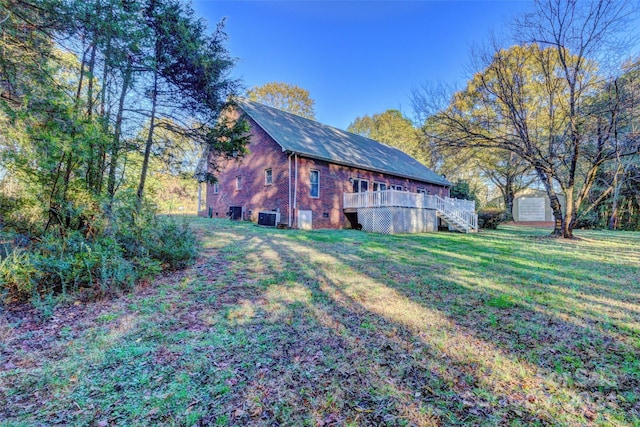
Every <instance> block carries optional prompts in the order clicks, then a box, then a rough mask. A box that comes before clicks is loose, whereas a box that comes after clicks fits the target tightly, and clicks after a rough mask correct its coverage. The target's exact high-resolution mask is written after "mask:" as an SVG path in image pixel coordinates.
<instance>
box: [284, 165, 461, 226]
mask: <svg viewBox="0 0 640 427" xmlns="http://www.w3.org/2000/svg"><path fill="white" fill-rule="evenodd" d="M311 170H318V171H320V197H319V198H312V197H311V196H310V191H311V181H310V177H309V172H310V171H311ZM349 178H358V179H366V180H368V181H369V191H372V190H373V181H376V182H384V183H385V184H387V186H390V185H392V184H395V185H402V186H403V187H404V188H407V189H408V191H410V192H413V193H415V192H417V191H418V188H424V189H425V190H427V191H428V192H429V194H437V195H440V196H448V195H449V189H448V188H446V187H441V186H437V185H434V184H427V183H423V182H421V181H416V180H411V179H406V178H400V177H396V176H392V175H387V174H383V173H378V172H371V171H366V170H362V169H357V168H353V167H348V166H342V165H336V164H333V163H328V162H325V161H321V160H314V159H308V158H304V157H298V193H297V197H296V202H297V208H298V209H300V210H311V211H312V212H313V213H312V216H313V228H344V227H346V226H347V224H348V221H347V217H346V216H345V215H344V213H343V211H342V194H343V193H351V192H352V191H353V186H352V184H351V182H350V181H349ZM325 213H326V214H328V215H329V218H324V217H323V214H325Z"/></svg>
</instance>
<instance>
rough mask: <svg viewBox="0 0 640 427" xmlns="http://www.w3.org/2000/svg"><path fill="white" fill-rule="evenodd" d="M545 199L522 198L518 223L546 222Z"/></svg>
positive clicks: (519, 205)
mask: <svg viewBox="0 0 640 427" xmlns="http://www.w3.org/2000/svg"><path fill="white" fill-rule="evenodd" d="M544 206H545V198H544V197H522V198H520V200H519V204H518V214H519V215H518V221H544V220H545V214H544Z"/></svg>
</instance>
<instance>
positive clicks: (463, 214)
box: [343, 190, 478, 230]
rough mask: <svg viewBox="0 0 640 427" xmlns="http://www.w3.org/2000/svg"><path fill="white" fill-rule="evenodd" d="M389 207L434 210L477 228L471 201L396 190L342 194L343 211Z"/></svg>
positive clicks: (476, 217)
mask: <svg viewBox="0 0 640 427" xmlns="http://www.w3.org/2000/svg"><path fill="white" fill-rule="evenodd" d="M389 206H394V207H403V208H420V209H435V210H437V211H438V212H441V213H442V214H443V215H444V216H445V217H448V218H449V219H450V220H453V221H456V222H458V223H460V224H466V225H468V226H470V227H472V228H474V229H476V230H477V228H478V216H477V215H476V203H475V202H474V201H473V200H461V199H452V198H449V197H440V196H436V195H434V194H423V193H409V192H408V191H398V190H384V191H367V192H364V193H344V197H343V207H344V209H352V208H356V209H357V208H371V207H389Z"/></svg>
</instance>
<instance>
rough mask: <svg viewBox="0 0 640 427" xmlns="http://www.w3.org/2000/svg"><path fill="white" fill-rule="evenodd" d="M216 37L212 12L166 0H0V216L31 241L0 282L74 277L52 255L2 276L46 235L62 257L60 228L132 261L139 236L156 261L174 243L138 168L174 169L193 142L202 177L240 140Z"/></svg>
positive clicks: (7, 228) (229, 65) (233, 89)
mask: <svg viewBox="0 0 640 427" xmlns="http://www.w3.org/2000/svg"><path fill="white" fill-rule="evenodd" d="M225 43H226V34H225V31H224V21H221V22H220V23H218V25H217V27H215V29H214V30H213V31H209V30H208V29H207V25H206V23H205V22H204V21H203V20H201V19H199V18H197V17H196V16H195V15H194V12H193V10H192V8H191V7H190V5H188V4H186V3H184V2H182V1H178V0H126V1H124V0H88V1H78V0H66V1H65V0H0V129H1V131H0V153H1V158H0V161H1V163H0V178H1V181H2V185H3V190H4V191H2V192H1V193H0V224H1V226H2V228H3V229H2V231H3V232H5V233H6V234H3V235H5V236H6V235H8V234H10V233H13V235H15V236H18V237H16V239H17V240H19V241H22V242H25V243H24V246H25V247H27V246H28V248H29V251H15V252H14V253H13V254H12V259H13V261H12V262H14V264H13V265H8V264H7V263H8V262H9V261H7V260H5V261H4V263H3V268H2V269H1V270H2V271H1V272H0V282H2V283H3V284H4V285H5V286H4V288H5V289H8V288H11V286H13V288H11V289H12V292H13V293H20V292H22V294H27V293H28V292H31V291H34V289H36V290H37V289H38V286H35V285H34V286H31V287H29V286H27V285H25V287H26V288H28V289H26V288H25V289H22V290H20V289H18V288H19V287H20V286H21V285H20V281H21V280H22V281H23V283H32V284H33V283H41V282H49V283H51V284H52V286H53V287H57V288H63V287H64V286H66V285H67V284H68V283H67V281H73V280H75V279H73V278H72V277H71V276H69V277H67V276H66V275H61V274H58V273H59V271H58V270H60V269H62V267H63V266H60V265H55V266H54V265H53V264H54V263H52V262H50V263H49V264H51V265H49V264H48V265H49V266H50V267H51V269H50V271H48V272H47V268H44V271H45V272H44V273H38V274H39V276H38V277H39V279H38V280H36V279H34V277H35V275H36V273H33V275H32V276H33V277H31V276H29V277H22V278H20V277H14V276H15V275H14V273H15V272H16V271H19V270H20V269H19V268H17V267H18V266H19V265H22V266H24V265H26V264H28V265H31V266H32V267H34V270H35V269H36V267H38V266H37V265H36V264H37V263H40V264H42V263H43V262H45V261H46V260H49V261H50V257H48V252H47V250H46V248H44V247H43V242H47V241H49V239H52V240H55V241H57V242H60V245H61V247H59V248H58V249H59V250H60V251H62V252H63V254H62V255H61V256H60V257H59V259H66V258H65V257H66V256H68V257H69V260H68V261H69V262H71V263H72V262H73V261H72V260H71V259H72V258H73V256H75V255H74V254H73V253H71V252H69V251H70V248H71V247H72V246H73V245H71V244H67V243H69V241H70V240H73V241H74V242H75V244H76V246H78V247H80V248H82V247H86V248H94V249H95V250H96V251H98V249H96V248H97V247H98V246H100V248H102V249H104V248H105V246H108V247H109V249H104V250H105V251H107V252H108V253H109V254H108V256H107V255H105V257H107V258H108V257H111V256H113V257H115V258H118V259H121V260H122V261H123V262H124V263H125V264H126V263H127V262H129V263H131V265H132V266H133V267H132V268H133V270H135V269H136V268H137V267H140V268H144V266H145V265H149V264H148V263H146V262H145V261H144V258H148V257H149V256H151V257H152V258H153V256H152V255H153V254H151V252H153V251H154V250H151V249H150V248H151V247H155V252H156V255H157V256H156V257H155V258H157V259H159V262H160V264H162V265H164V264H165V262H166V261H167V257H168V258H171V257H172V256H174V255H176V254H164V255H163V254H160V253H159V251H160V252H161V248H160V246H159V241H160V240H159V239H161V238H160V237H159V236H158V228H157V224H155V225H153V226H152V225H150V224H151V222H153V221H154V219H153V218H154V215H153V214H154V213H155V210H154V207H153V204H154V203H153V200H150V199H149V198H148V197H146V196H147V190H148V182H149V176H150V175H151V172H150V171H151V170H152V169H153V170H164V171H168V172H171V173H172V174H179V173H180V172H181V171H183V170H184V165H185V164H193V163H194V158H195V157H197V156H198V155H199V154H200V153H204V155H203V156H202V158H201V162H200V168H199V171H198V172H199V174H198V177H199V179H200V180H211V179H214V177H213V176H212V175H211V172H210V171H211V169H210V168H209V167H208V166H209V163H210V160H211V159H213V158H215V157H216V155H217V154H221V155H227V156H231V155H234V154H237V153H242V152H243V151H244V149H245V148H244V147H245V144H246V135H245V134H244V133H245V131H246V123H244V122H243V121H239V122H238V123H237V125H235V127H234V126H232V127H229V126H228V124H227V123H224V122H221V121H219V120H218V119H219V117H220V112H221V111H222V109H223V108H224V107H225V105H227V102H228V100H229V99H230V97H232V96H234V95H235V94H237V93H238V91H239V89H240V87H241V86H240V82H239V81H238V80H236V79H233V78H232V77H231V76H230V73H231V70H232V69H233V67H234V64H235V59H234V58H233V57H232V56H231V55H230V53H229V52H228V51H227V48H226V46H225ZM161 228H162V227H161ZM169 228H171V227H168V228H165V229H164V231H166V232H170V231H171V230H169ZM154 229H155V230H156V231H153V230H154ZM152 231H153V233H155V237H154V236H151V234H153V233H152ZM161 231H162V230H161ZM161 231H159V232H161ZM173 231H174V232H175V233H174V234H175V236H174V237H175V238H176V239H179V238H181V237H180V236H178V234H180V233H181V232H182V231H181V232H179V231H178V230H177V228H175V227H174V228H173ZM183 231H184V230H183ZM153 238H155V239H156V243H158V244H157V245H155V246H154V244H153V242H151V241H152V240H153ZM163 238H164V239H166V238H167V236H164V237H163ZM186 240H189V239H186ZM65 242H66V243H65ZM83 245H84V246H83ZM17 246H20V245H17ZM178 246H179V245H178ZM192 249H193V248H189V251H190V253H192V252H193V251H192ZM65 251H66V252H65ZM109 251H110V252H109ZM189 251H187V252H189ZM53 252H56V251H53ZM5 255H6V254H5ZM76 255H77V254H76ZM181 256H186V255H185V254H183V255H181ZM20 257H21V258H20ZM103 258H104V257H103ZM115 258H114V259H115ZM105 259H106V258H105ZM43 260H45V261H43ZM40 264H39V266H40V267H42V265H40ZM45 264H46V262H45ZM168 264H170V265H173V264H175V263H172V262H171V261H170V260H169V262H168ZM95 268H102V270H101V271H102V272H103V273H104V270H106V265H105V263H100V262H98V261H96V266H95ZM22 270H24V271H27V270H29V269H22ZM41 270H42V268H41ZM95 273H96V271H91V269H90V268H89V269H88V271H87V279H86V282H87V283H86V285H92V284H95V282H98V281H99V280H97V279H96V277H99V275H96V274H95ZM29 274H31V273H29ZM43 274H44V275H45V276H46V275H48V276H47V277H42V275H43ZM58 276H59V277H58ZM63 276H64V278H61V277H63ZM105 283H106V281H105ZM103 284H104V283H103ZM0 288H2V287H1V286H0ZM47 289H48V290H51V287H48V288H47ZM18 291H20V292H18ZM34 292H35V291H34ZM38 292H39V293H40V295H42V293H43V292H42V290H41V289H40V291H38Z"/></svg>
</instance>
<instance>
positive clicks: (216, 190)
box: [213, 182, 220, 194]
mask: <svg viewBox="0 0 640 427" xmlns="http://www.w3.org/2000/svg"><path fill="white" fill-rule="evenodd" d="M219 192H220V183H218V182H214V183H213V194H218V193H219Z"/></svg>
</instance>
